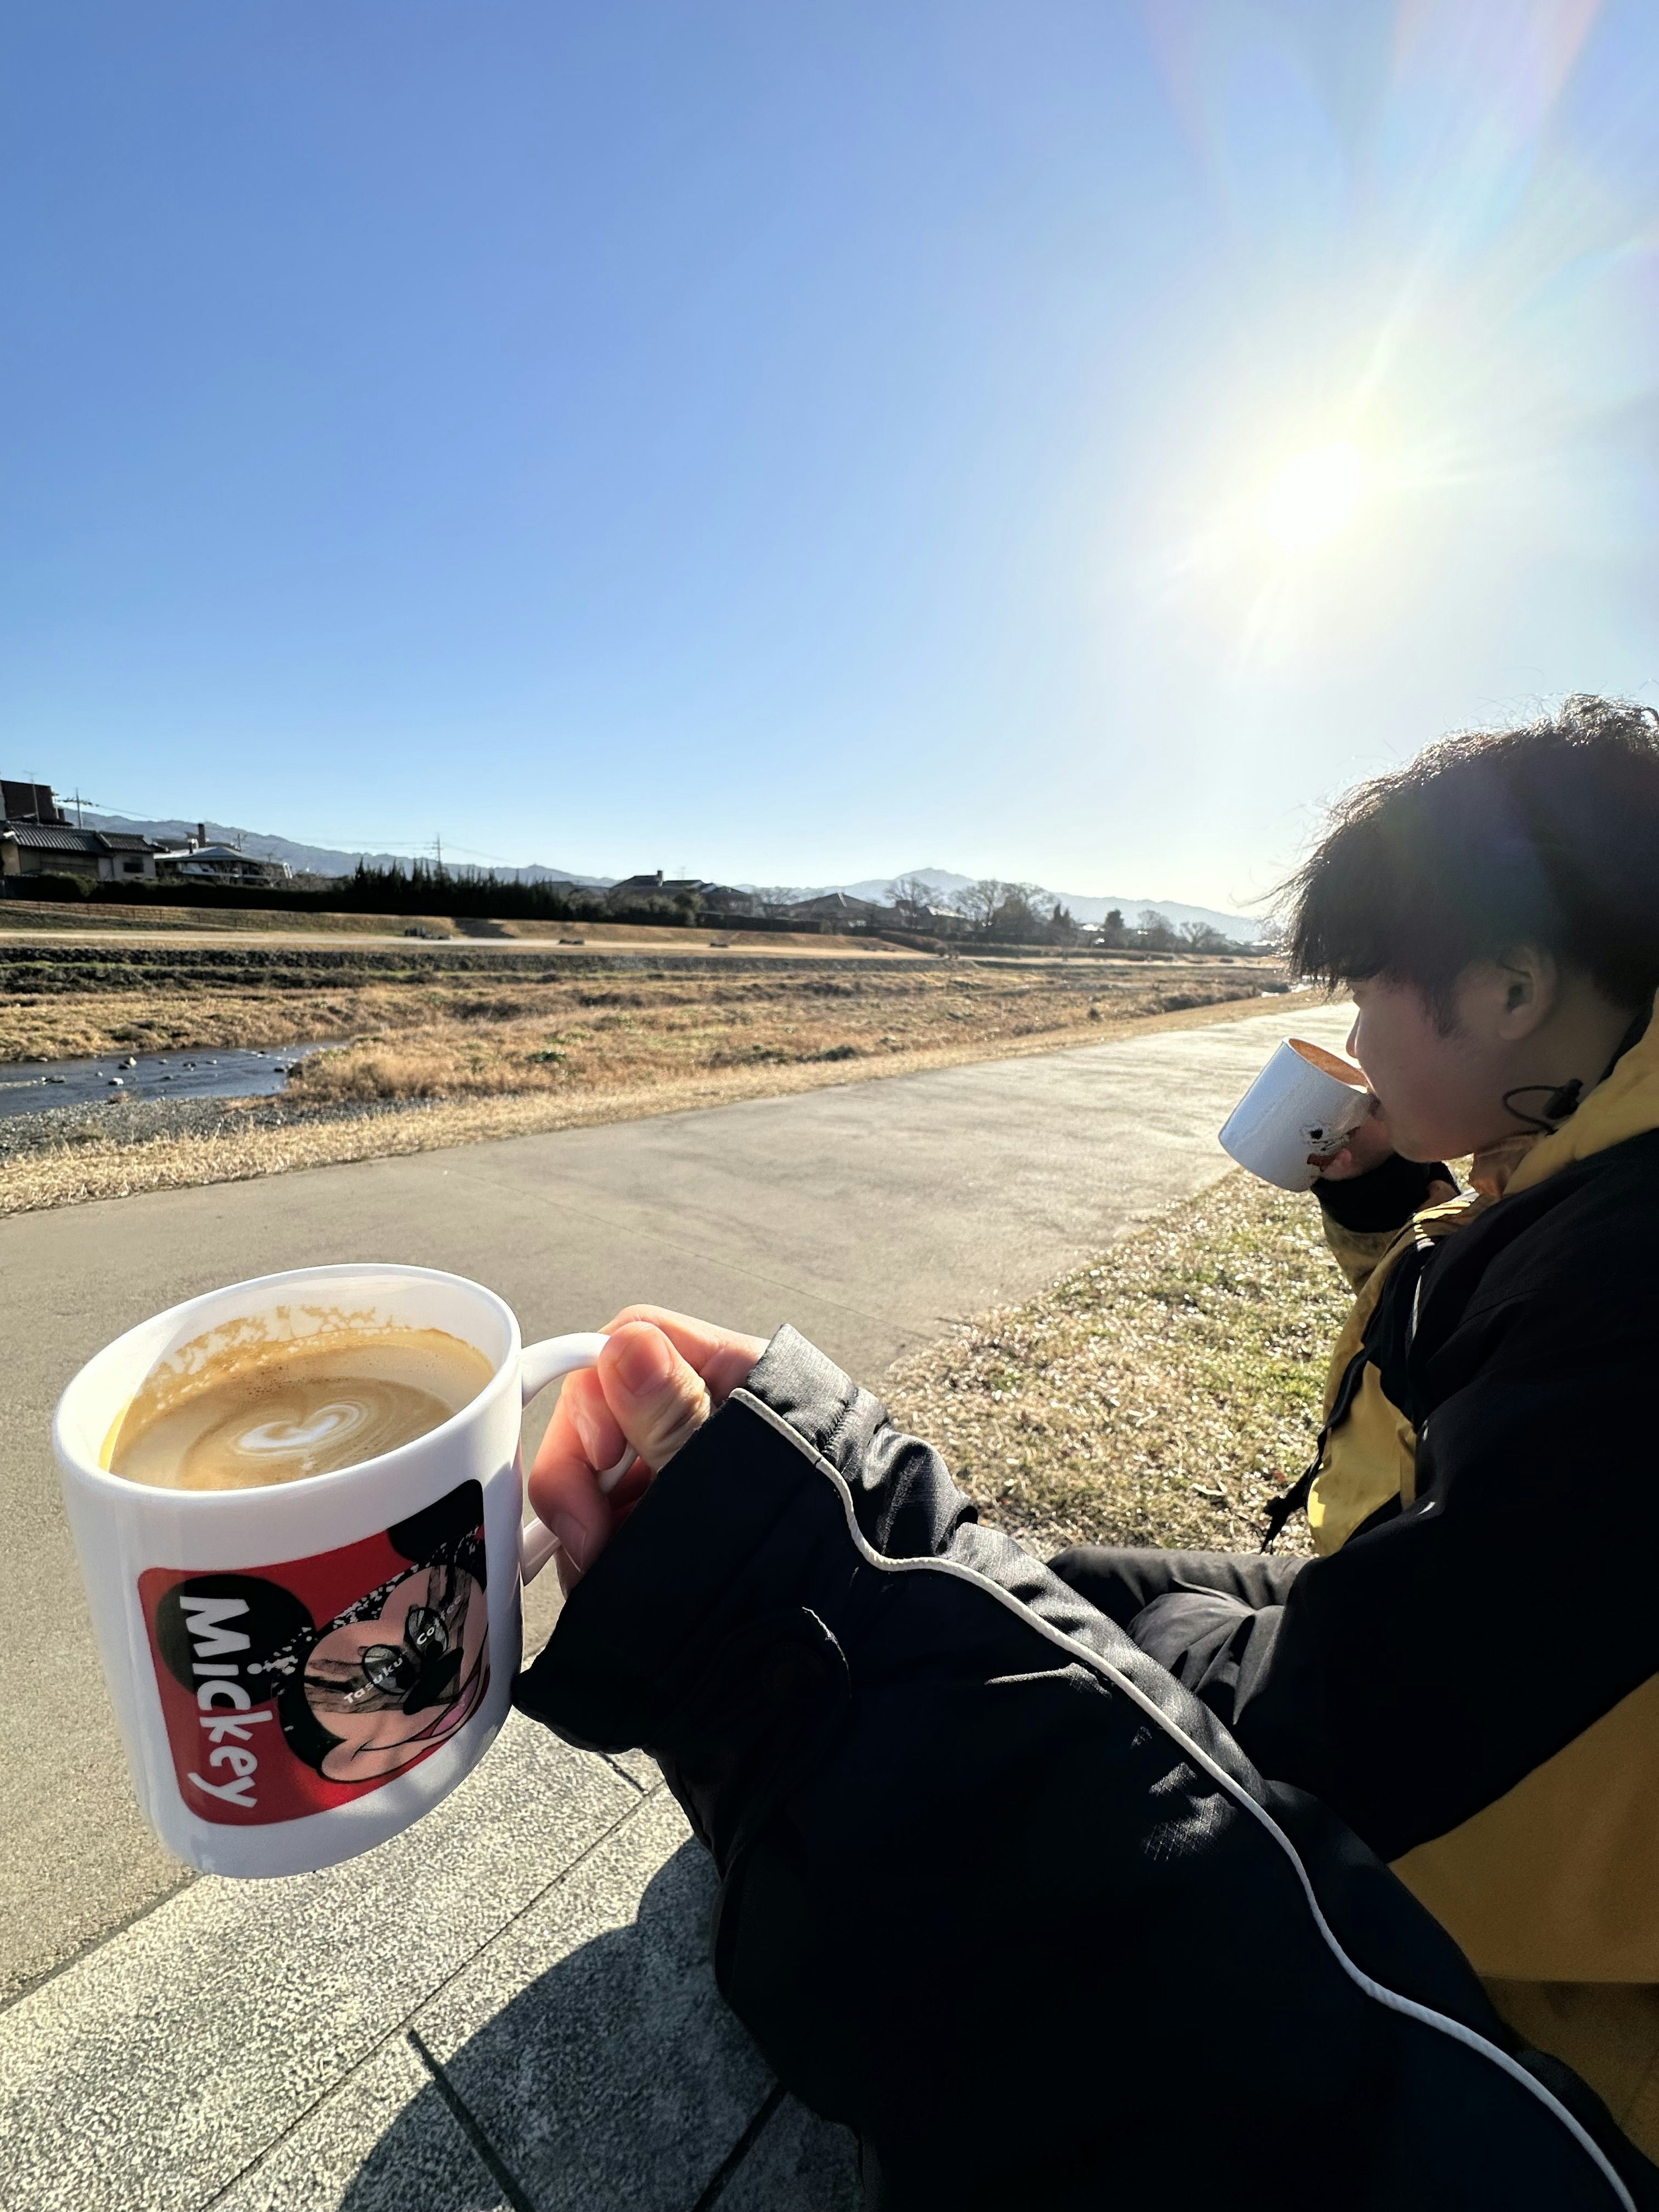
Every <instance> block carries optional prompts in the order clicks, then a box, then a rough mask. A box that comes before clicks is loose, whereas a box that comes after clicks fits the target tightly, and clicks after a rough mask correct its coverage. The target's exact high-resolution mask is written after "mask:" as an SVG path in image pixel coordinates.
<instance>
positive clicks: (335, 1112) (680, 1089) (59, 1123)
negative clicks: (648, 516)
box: [0, 983, 1294, 1215]
mask: <svg viewBox="0 0 1659 2212" xmlns="http://www.w3.org/2000/svg"><path fill="white" fill-rule="evenodd" d="M1237 987H1238V988H1239V989H1241V990H1243V989H1246V988H1248V990H1249V995H1248V996H1242V995H1241V996H1239V997H1237V998H1235V999H1232V1000H1212V1001H1210V1002H1209V1003H1207V1004H1204V1005H1200V1006H1182V1007H1176V1008H1167V1009H1163V1010H1159V1011H1156V1012H1145V1011H1143V1012H1139V1013H1135V1014H1124V1013H1119V1014H1116V1015H1110V1014H1108V1013H1106V1012H1104V1011H1103V1010H1099V1011H1097V1018H1094V1019H1090V1018H1088V1003H1089V1002H1088V1001H1087V1000H1085V1005H1084V1007H1083V1010H1082V1018H1076V1017H1075V1016H1074V1017H1073V1018H1072V1019H1071V1020H1069V1021H1066V1020H1057V1019H1055V1018H1054V1016H1055V1012H1056V1010H1055V1009H1054V1008H1053V1007H1050V1008H1049V1009H1048V1013H1047V1015H1046V1016H1045V1017H1044V1019H1045V1020H1048V1021H1053V1023H1054V1025H1053V1026H1042V1024H1038V1025H1036V1026H1034V1027H1031V1028H1029V1029H1024V1030H1016V1029H1012V1026H1011V1029H1010V1031H1009V1032H1008V1033H1005V1034H1003V1035H1000V1036H999V1035H996V1034H994V1033H993V1032H992V1031H991V1029H990V1019H989V1017H988V1015H987V1020H985V1021H981V1022H978V1023H972V1024H954V1023H953V1024H952V1025H951V1032H947V1033H946V1035H947V1036H949V1041H948V1042H947V1041H946V1036H939V1035H938V1033H937V1032H936V1033H935V1034H934V1036H931V1037H930V1038H929V1039H928V1040H927V1042H924V1043H921V1044H920V1045H916V1046H912V1047H910V1048H908V1049H907V1048H904V1047H903V1046H902V1044H899V1043H898V1042H897V1041H895V1044H894V1046H893V1048H888V1049H884V1050H883V1051H881V1052H880V1053H868V1054H862V1053H860V1052H859V1051H858V1050H857V1049H856V1048H855V1049H854V1051H852V1052H851V1053H849V1054H848V1055H847V1056H846V1057H844V1058H842V1057H838V1056H836V1054H834V1052H833V1050H826V1049H824V1048H822V1047H820V1048H817V1050H816V1052H815V1053H814V1054H813V1055H812V1056H810V1057H806V1056H803V1057H800V1058H798V1059H795V1060H784V1059H782V1058H781V1057H779V1058H775V1059H771V1060H748V1061H746V1062H741V1063H732V1062H728V1063H727V1064H726V1065H724V1066H711V1065H708V1061H707V1059H706V1058H705V1060H704V1062H703V1064H702V1065H701V1066H682V1067H681V1069H680V1070H679V1071H678V1072H674V1071H673V1070H672V1069H671V1067H666V1068H665V1066H662V1065H661V1064H660V1061H658V1062H657V1063H656V1064H654V1065H653V1064H649V1063H647V1064H644V1065H641V1063H639V1062H637V1061H636V1062H635V1064H634V1066H633V1067H632V1069H631V1070H624V1072H623V1073H621V1074H620V1075H619V1077H618V1079H615V1080H612V1081H611V1082H610V1083H609V1084H607V1083H605V1082H604V1081H595V1080H591V1079H590V1080H589V1081H588V1082H587V1083H586V1084H585V1085H577V1084H574V1083H573V1084H568V1085H563V1086H562V1087H559V1088H555V1087H553V1086H548V1087H546V1088H544V1089H540V1090H537V1091H529V1092H506V1091H498V1092H485V1093H481V1094H478V1095H474V1096H471V1097H423V1098H411V1097H402V1098H398V1097H390V1098H388V1097H337V1098H332V1099H328V1100H325V1101H321V1102H308V1101H307V1099H306V1098H304V1097H301V1096H300V1085H299V1084H298V1083H297V1082H295V1083H291V1084H290V1085H289V1091H288V1092H287V1094H286V1095H284V1096H283V1097H274V1098H262V1099H257V1100H248V1101H235V1100H229V1101H227V1100H222V1099H208V1100H197V1101H179V1102H174V1101H172V1100H132V1101H122V1102H121V1103H117V1104H112V1105H102V1106H96V1107H88V1108H82V1109H56V1110H54V1111H52V1112H48V1113H46V1114H40V1115H27V1116H24V1115H19V1116H16V1117H15V1118H14V1119H12V1120H11V1121H9V1122H8V1123H6V1124H5V1125H4V1126H3V1127H0V1215H4V1214H13V1213H21V1212H34V1211H37V1210H40V1209H42V1208H46V1207H51V1206H72V1205H76V1204H80V1203H82V1202H85V1201H87V1200H93V1199H100V1198H121V1197H128V1196H131V1195H133V1194H137V1193H138V1192H142V1191H151V1190H171V1189H181V1188H189V1187H192V1186H195V1185H198V1184H204V1183H215V1182H242V1181H246V1180H248V1179H250V1178H253V1177H258V1176H268V1175H282V1174H285V1173H287V1172H289V1171H290V1170H295V1169H300V1168H308V1167H319V1166H323V1165H326V1164H330V1163H333V1162H343V1161H348V1160H362V1159H373V1158H387V1157H391V1156H393V1155H396V1154H401V1153H409V1152H429V1151H435V1150H437V1149H440V1148H441V1147H443V1146H452V1145H466V1144H476V1143H480V1142H483V1141H484V1140H486V1139H489V1138H493V1137H508V1136H526V1135H530V1134H532V1133H538V1132H540V1131H544V1130H551V1129H561V1128H572V1127H581V1126H591V1125H592V1124H595V1123H599V1122H609V1121H635V1120H641V1119H644V1118H646V1117H647V1116H648V1115H656V1114H671V1113H678V1112H683V1111H686V1110H689V1109H692V1108H695V1107H701V1106H712V1105H720V1104H723V1103H727V1102H729V1101H731V1100H734V1099H739V1098H757V1097H776V1096H780V1095H782V1094H785V1093H789V1092H793V1091H807V1090H817V1089H821V1088H824V1087H827V1086H830V1085H842V1084H848V1083H860V1082H865V1081H868V1080H870V1079H872V1078H874V1077H877V1076H882V1075H898V1074H908V1073H916V1072H919V1071H921V1070H922V1069H924V1068H930V1067H951V1066H965V1065H967V1064H969V1063H971V1062H974V1061H977V1060H998V1059H1006V1058H1011V1057H1018V1056H1024V1055H1027V1054H1034V1053H1042V1052H1050V1051H1054V1050H1056V1049H1061V1048H1065V1047H1066V1046H1069V1045H1080V1044H1095V1043H1099V1042H1103V1040H1104V1039H1106V1038H1109V1037H1114V1036H1132V1035H1139V1034H1143V1033H1150V1032H1152V1031H1155V1030H1178V1029H1190V1028H1197V1027H1200V1026H1202V1025H1204V1024H1209V1023H1213V1022H1216V1021H1229V1020H1239V1019H1243V1018H1248V1017H1249V1016H1250V1015H1254V1014H1259V1013H1261V1012H1264V1011H1265V1007H1264V1002H1263V1000H1261V997H1260V995H1259V987H1258V986H1256V985H1255V984H1249V985H1244V984H1243V983H1241V984H1239V985H1237ZM1177 995H1179V994H1177ZM1094 1003H1095V1005H1096V1006H1097V1010H1098V1009H1099V1008H1100V1002H1099V1001H1098V1000H1097V1001H1095V1002H1094ZM1291 1003H1294V1002H1293V1001H1292V1002H1291ZM951 1011H952V1010H951V1009H950V1008H949V1007H946V1008H945V1012H946V1013H947V1014H948V1013H949V1012H951ZM1005 1018H1006V1019H1007V1020H1009V1022H1010V1023H1011V1024H1012V1020H1013V1017H1012V1016H1005ZM1024 1018H1025V1019H1027V1020H1029V1021H1034V1022H1035V1021H1036V1010H1034V1009H1032V1008H1030V1007H1029V1006H1028V1007H1027V1008H1026V1009H1025V1013H1024ZM942 1026H943V1024H941V1027H942ZM796 1042H797V1043H799V1042H803V1040H802V1039H801V1038H800V1037H799V1036H797V1039H796ZM316 1064H317V1063H315V1062H313V1063H311V1065H312V1066H315V1065H316ZM616 1064H617V1063H613V1065H616ZM590 1073H591V1071H590Z"/></svg>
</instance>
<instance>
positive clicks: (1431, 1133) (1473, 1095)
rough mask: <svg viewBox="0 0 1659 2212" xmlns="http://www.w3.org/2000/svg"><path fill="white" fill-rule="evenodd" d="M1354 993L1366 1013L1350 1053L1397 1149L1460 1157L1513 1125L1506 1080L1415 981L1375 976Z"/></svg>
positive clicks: (1420, 1155)
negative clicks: (1448, 1025) (1506, 1106)
mask: <svg viewBox="0 0 1659 2212" xmlns="http://www.w3.org/2000/svg"><path fill="white" fill-rule="evenodd" d="M1352 992H1353V999H1354V1004H1355V1005H1356V1006H1358V1009H1359V1013H1358V1019H1357V1020H1356V1021H1355V1023H1354V1025H1353V1027H1352V1030H1350V1031H1349V1032H1348V1051H1349V1054H1350V1055H1351V1057H1352V1058H1353V1059H1354V1060H1358V1063H1359V1065H1360V1066H1361V1067H1362V1068H1364V1071H1365V1080H1366V1081H1367V1083H1369V1084H1370V1087H1371V1089H1372V1090H1373V1091H1375V1092H1376V1097H1377V1099H1378V1102H1379V1103H1380V1104H1381V1106H1382V1109H1383V1115H1384V1117H1385V1118H1386V1120H1387V1121H1388V1124H1389V1134H1390V1136H1391V1137H1392V1138H1393V1139H1394V1148H1395V1152H1399V1153H1401V1155H1402V1156H1403V1157H1404V1158H1406V1159H1408V1160H1425V1161H1427V1160H1448V1159H1456V1158H1459V1157H1460V1156H1461V1155H1462V1154H1463V1153H1465V1152H1477V1151H1479V1150H1480V1147H1481V1146H1484V1145H1489V1144H1492V1143H1493V1142H1495V1141H1496V1140H1497V1139H1498V1138H1499V1137H1502V1136H1503V1135H1504V1134H1505V1133H1506V1131H1507V1130H1508V1129H1509V1128H1510V1127H1512V1126H1513V1124H1512V1123H1510V1121H1508V1119H1507V1117H1506V1116H1505V1115H1504V1111H1503V1108H1502V1105H1501V1103H1499V1102H1500V1100H1501V1098H1502V1095H1503V1085H1502V1082H1501V1080H1498V1076H1497V1072H1496V1071H1495V1070H1494V1069H1493V1068H1492V1066H1491V1065H1490V1063H1489V1057H1488V1055H1487V1054H1486V1053H1485V1052H1483V1051H1482V1049H1481V1048H1480V1044H1479V1042H1477V1041H1476V1039H1475V1038H1474V1036H1471V1035H1470V1034H1469V1033H1468V1031H1467V1030H1465V1029H1464V1027H1463V1025H1462V1024H1461V1023H1458V1024H1455V1025H1454V1027H1453V1028H1452V1030H1450V1032H1449V1033H1448V1032H1447V1031H1446V1030H1444V1029H1443V1028H1442V1026H1441V1024H1439V1022H1438V1021H1437V1020H1436V1018H1435V1016H1434V1014H1433V1013H1432V1012H1431V1009H1430V1008H1429V1006H1428V1005H1427V1003H1426V1002H1425V1000H1424V998H1423V996H1422V994H1421V993H1420V992H1419V991H1418V990H1417V989H1416V988H1415V987H1413V985H1412V984H1409V983H1389V982H1384V981H1383V980H1382V979H1381V978H1380V977H1377V976H1371V977H1370V978H1368V979H1367V980H1366V981H1363V982H1358V983H1355V984H1353V985H1352ZM1495 1084H1496V1088H1494V1085H1495Z"/></svg>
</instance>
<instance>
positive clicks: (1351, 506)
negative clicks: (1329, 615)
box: [1258, 444, 1370, 553]
mask: <svg viewBox="0 0 1659 2212" xmlns="http://www.w3.org/2000/svg"><path fill="white" fill-rule="evenodd" d="M1369 482H1370V469H1369V468H1368V466H1367V465H1366V461H1365V456H1364V454H1363V453H1361V452H1360V450H1359V448H1358V446H1350V445H1346V444H1338V445H1332V446H1315V447H1312V448H1311V449H1310V451H1309V452H1307V453H1298V454H1297V458H1296V459H1295V460H1293V461H1291V462H1290V463H1289V464H1288V465H1286V466H1285V468H1282V469H1281V470H1280V471H1279V474H1278V475H1277V476H1276V477H1274V478H1273V482H1272V483H1270V484H1269V485H1268V487H1267V493H1266V495H1265V496H1264V497H1263V499H1262V501H1261V507H1260V508H1259V509H1258V519H1259V520H1260V522H1261V528H1262V530H1263V531H1264V532H1266V534H1267V537H1269V538H1272V540H1273V544H1275V545H1277V546H1279V548H1280V550H1282V551H1284V552H1286V553H1309V552H1313V551H1315V550H1316V549H1317V548H1318V547H1320V546H1322V545H1328V544H1329V543H1330V542H1331V540H1332V539H1333V538H1336V537H1339V536H1340V534H1341V532H1343V531H1344V530H1346V528H1347V526H1348V525H1349V524H1350V523H1351V522H1352V520H1353V518H1354V516H1355V515H1356V514H1357V513H1358V511H1359V509H1360V507H1361V506H1362V505H1363V504H1364V498H1365V494H1366V490H1367V489H1368V487H1369Z"/></svg>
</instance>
